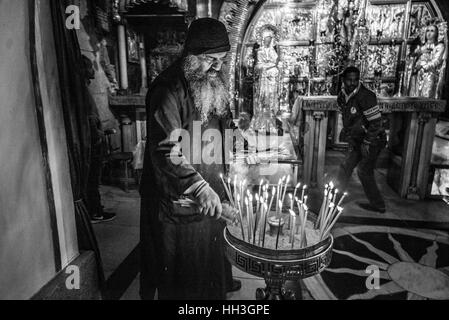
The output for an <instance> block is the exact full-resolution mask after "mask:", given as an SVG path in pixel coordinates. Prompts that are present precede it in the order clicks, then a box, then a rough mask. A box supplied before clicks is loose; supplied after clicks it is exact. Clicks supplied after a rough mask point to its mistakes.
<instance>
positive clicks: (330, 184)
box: [329, 181, 335, 189]
mask: <svg viewBox="0 0 449 320" xmlns="http://www.w3.org/2000/svg"><path fill="white" fill-rule="evenodd" d="M329 186H330V187H331V189H333V188H334V186H335V185H334V183H333V182H332V181H331V182H330V183H329Z"/></svg>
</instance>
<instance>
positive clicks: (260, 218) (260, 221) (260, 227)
mask: <svg viewBox="0 0 449 320" xmlns="http://www.w3.org/2000/svg"><path fill="white" fill-rule="evenodd" d="M264 205H265V203H264V201H263V199H262V201H261V204H260V211H259V212H258V220H257V221H258V224H257V225H258V228H257V229H258V230H259V247H260V244H261V242H262V233H263V223H264V221H265V217H264Z"/></svg>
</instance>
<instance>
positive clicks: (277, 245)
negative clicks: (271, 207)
mask: <svg viewBox="0 0 449 320" xmlns="http://www.w3.org/2000/svg"><path fill="white" fill-rule="evenodd" d="M279 202H280V201H279ZM279 208H280V210H281V212H282V203H279ZM277 219H278V233H277V236H276V250H277V249H278V247H279V236H280V234H281V219H282V218H281V216H280V215H278V216H277Z"/></svg>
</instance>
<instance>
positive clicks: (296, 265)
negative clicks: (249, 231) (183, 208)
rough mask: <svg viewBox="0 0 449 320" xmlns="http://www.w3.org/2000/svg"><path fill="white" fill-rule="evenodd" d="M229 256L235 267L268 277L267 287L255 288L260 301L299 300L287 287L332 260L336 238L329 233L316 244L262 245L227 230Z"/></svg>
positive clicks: (315, 272)
mask: <svg viewBox="0 0 449 320" xmlns="http://www.w3.org/2000/svg"><path fill="white" fill-rule="evenodd" d="M224 239H225V252H226V256H227V258H228V259H229V261H230V262H231V264H233V265H234V266H235V267H236V268H238V269H240V270H242V271H243V272H245V273H248V274H250V275H253V276H256V277H259V278H263V279H265V283H266V288H260V289H257V291H256V299H257V300H299V299H300V297H297V296H296V295H295V294H294V292H293V291H291V290H288V289H286V288H285V283H286V282H287V281H296V282H298V281H299V280H300V279H305V278H309V277H312V276H315V275H317V274H319V273H321V272H322V271H323V270H324V269H325V268H326V267H328V266H329V264H330V262H331V259H332V248H333V244H334V239H333V237H332V235H329V237H327V238H326V239H325V240H323V241H321V242H319V243H317V244H316V245H314V246H310V247H306V248H303V249H296V250H272V249H267V248H261V247H259V246H255V245H253V244H251V243H248V242H245V241H242V240H240V239H238V238H236V237H234V236H233V235H232V234H231V232H230V231H229V230H228V228H226V229H225V230H224Z"/></svg>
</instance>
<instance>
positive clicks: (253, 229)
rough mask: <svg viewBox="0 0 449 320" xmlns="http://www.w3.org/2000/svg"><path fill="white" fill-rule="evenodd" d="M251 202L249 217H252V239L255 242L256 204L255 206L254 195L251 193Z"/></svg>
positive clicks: (249, 198)
mask: <svg viewBox="0 0 449 320" xmlns="http://www.w3.org/2000/svg"><path fill="white" fill-rule="evenodd" d="M248 201H249V215H250V216H251V239H252V240H253V241H255V230H256V226H255V220H256V219H255V218H254V204H253V195H252V194H251V193H250V194H249V197H248Z"/></svg>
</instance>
